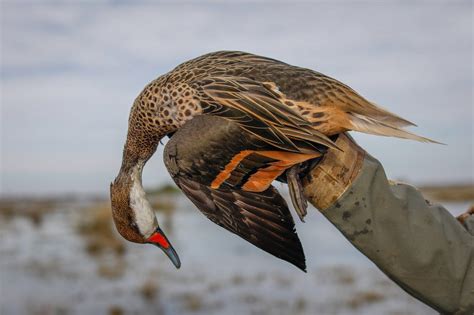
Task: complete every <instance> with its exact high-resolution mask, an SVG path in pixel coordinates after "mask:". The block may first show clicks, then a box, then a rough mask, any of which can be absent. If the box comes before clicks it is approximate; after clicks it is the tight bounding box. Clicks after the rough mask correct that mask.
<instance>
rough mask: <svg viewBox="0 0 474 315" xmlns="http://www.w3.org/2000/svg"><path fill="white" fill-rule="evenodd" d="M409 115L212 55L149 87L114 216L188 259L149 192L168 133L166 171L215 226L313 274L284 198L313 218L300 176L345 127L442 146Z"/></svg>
mask: <svg viewBox="0 0 474 315" xmlns="http://www.w3.org/2000/svg"><path fill="white" fill-rule="evenodd" d="M408 126H415V124H413V123H412V122H410V121H408V120H406V119H404V118H402V117H400V116H398V115H396V114H393V113H391V112H389V111H388V110H386V109H383V108H382V107H380V106H378V105H376V104H375V103H373V102H371V101H368V100H367V99H365V98H364V97H362V96H361V95H360V94H358V93H357V92H356V91H354V90H353V89H352V88H350V87H349V86H347V85H345V84H344V83H341V82H339V81H338V80H336V79H333V78H331V77H329V76H326V75H324V74H322V73H319V72H317V71H314V70H311V69H306V68H301V67H297V66H293V65H290V64H287V63H284V62H282V61H278V60H276V59H272V58H268V57H264V56H258V55H255V54H251V53H247V52H241V51H218V52H213V53H209V54H206V55H203V56H200V57H197V58H195V59H192V60H189V61H187V62H184V63H182V64H180V65H178V66H177V67H176V68H174V69H173V70H171V71H170V72H168V73H166V74H164V75H162V76H160V77H158V78H157V79H155V80H153V81H152V82H150V83H149V84H148V85H147V86H146V87H145V88H144V89H143V91H142V92H141V93H140V94H139V95H138V97H137V98H136V99H135V101H134V103H133V106H132V108H131V111H130V115H129V121H128V132H127V137H126V141H125V145H124V150H123V155H122V164H121V167H120V170H119V173H118V175H117V177H116V178H115V180H114V181H113V182H112V183H111V185H110V198H111V208H112V217H113V221H114V223H115V226H116V228H117V230H118V232H119V233H120V234H121V235H122V237H124V238H125V239H126V240H128V241H130V242H134V243H139V244H153V245H155V246H157V247H159V248H161V249H162V250H163V251H164V253H165V254H166V255H167V256H168V257H169V259H170V260H171V262H172V263H173V264H174V265H175V267H176V268H179V267H180V266H181V262H180V259H179V256H178V254H177V252H176V250H175V249H174V248H173V246H172V245H171V243H170V241H169V239H168V238H167V236H166V235H165V233H164V232H163V230H162V229H161V227H160V226H159V224H158V220H157V218H156V215H155V213H154V211H153V209H152V207H151V205H150V203H149V202H148V200H147V198H146V194H145V191H144V189H143V185H142V172H143V168H144V166H145V164H146V163H147V161H148V160H149V159H150V158H151V157H152V156H153V154H154V153H155V152H156V150H157V148H158V146H159V144H160V142H161V140H162V139H163V138H164V137H166V136H168V137H170V140H169V142H168V143H167V144H166V146H165V149H164V162H165V166H166V168H167V170H168V172H169V173H170V175H171V177H172V179H173V180H174V182H175V183H176V184H177V186H178V187H179V188H180V189H181V191H182V192H183V193H184V194H185V195H186V196H187V197H188V198H189V199H190V200H191V202H192V203H193V204H194V205H195V206H196V207H197V208H198V209H199V210H200V211H201V212H202V213H203V214H204V215H205V216H206V217H208V218H209V219H210V220H211V221H212V222H214V223H216V224H217V225H219V226H221V227H223V228H225V229H227V230H228V231H230V232H232V233H234V234H236V235H237V236H240V237H241V238H243V239H245V240H246V241H248V242H250V243H251V244H253V245H255V246H257V247H258V248H260V249H262V250H264V251H266V252H268V253H269V254H272V255H274V256H275V257H278V258H280V259H283V260H285V261H287V262H289V263H291V264H293V265H295V266H296V267H297V268H299V269H301V270H303V271H305V270H306V260H305V256H304V252H303V247H302V245H301V242H300V240H299V238H298V235H297V233H296V231H295V223H294V220H293V218H292V216H291V213H290V211H289V208H288V205H287V203H286V201H285V199H284V198H283V197H282V196H281V195H280V193H279V192H278V190H277V189H276V188H275V187H273V186H272V183H273V182H274V181H275V180H280V181H282V182H286V183H287V184H288V187H289V192H290V198H291V200H292V203H293V205H294V208H295V211H296V213H297V215H298V217H299V218H300V219H301V220H302V221H303V220H304V216H305V215H306V214H307V210H306V208H307V201H306V198H305V197H304V194H303V192H302V185H301V174H305V170H306V171H307V170H308V169H310V168H311V165H314V164H315V163H317V161H318V159H320V158H321V156H322V155H323V154H324V153H325V152H326V151H327V150H328V149H336V150H341V149H340V148H338V147H337V145H336V144H335V139H336V138H337V136H338V135H339V134H341V133H345V132H348V131H358V132H363V133H367V134H373V135H379V136H387V137H397V138H404V139H411V140H416V141H420V142H432V143H438V142H436V141H434V140H431V139H429V138H425V137H422V136H419V135H416V134H414V133H412V132H410V131H408V130H406V129H404V128H405V127H408Z"/></svg>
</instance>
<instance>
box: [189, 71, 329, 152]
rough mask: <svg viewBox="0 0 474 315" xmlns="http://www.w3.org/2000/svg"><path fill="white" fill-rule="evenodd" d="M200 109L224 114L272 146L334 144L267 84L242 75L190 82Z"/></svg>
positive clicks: (309, 148)
mask: <svg viewBox="0 0 474 315" xmlns="http://www.w3.org/2000/svg"><path fill="white" fill-rule="evenodd" d="M194 87H195V88H196V89H197V90H198V91H199V93H200V94H201V97H200V98H201V105H202V107H203V111H204V113H208V114H213V115H217V116H220V117H224V118H226V119H229V120H231V121H233V122H236V123H237V124H239V125H240V126H241V127H242V128H243V129H245V130H246V131H248V132H250V133H252V134H253V135H254V136H256V137H258V138H260V139H262V140H264V141H266V142H268V143H269V144H271V145H272V146H274V147H276V148H280V149H282V150H285V151H291V152H305V153H308V152H315V151H319V150H318V149H317V146H318V145H324V146H326V147H332V148H336V145H335V144H334V142H333V141H331V139H329V138H328V137H327V136H326V135H324V134H322V133H321V132H319V131H317V130H315V129H314V128H313V127H312V126H311V123H310V122H309V121H307V120H305V119H304V118H303V117H302V116H301V115H299V114H298V113H296V112H295V111H293V110H292V109H291V108H289V107H288V106H287V105H285V104H283V103H282V101H283V99H282V98H281V95H280V94H279V93H278V92H277V91H273V90H272V89H271V87H270V86H267V85H265V84H263V83H260V82H256V81H254V80H251V79H248V78H245V77H230V76H222V77H211V78H206V79H202V80H200V81H199V82H194Z"/></svg>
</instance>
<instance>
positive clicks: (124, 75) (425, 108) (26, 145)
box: [1, 2, 473, 193]
mask: <svg viewBox="0 0 474 315" xmlns="http://www.w3.org/2000/svg"><path fill="white" fill-rule="evenodd" d="M2 29H3V30H2V81H1V84H2V181H3V185H2V186H3V188H2V189H3V191H4V192H5V193H32V192H39V193H55V192H62V191H81V192H83V191H99V192H105V191H106V190H107V182H108V181H110V180H111V179H113V177H114V176H115V174H116V172H117V170H118V168H119V166H120V159H121V150H122V146H123V142H124V139H125V134H126V124H127V116H128V112H129V108H130V106H131V103H132V102H133V99H134V98H135V97H136V95H137V94H138V93H139V92H140V91H141V89H142V88H143V87H144V86H145V84H146V83H147V82H149V81H150V80H152V79H154V78H155V77H157V76H159V75H160V74H163V73H165V72H167V71H169V70H170V69H172V68H173V67H174V66H176V65H177V64H179V63H180V62H183V61H185V60H187V59H189V58H193V57H196V56H199V55H201V54H204V53H207V52H210V51H215V50H221V49H238V50H245V51H250V52H254V53H258V54H263V55H267V56H271V57H274V58H277V59H281V60H284V61H286V62H289V63H292V64H295V65H299V66H303V67H308V68H312V69H315V70H318V71H321V72H323V73H326V74H328V75H331V76H333V77H335V78H337V79H339V80H341V81H342V82H345V83H347V84H349V85H350V86H352V87H353V88H355V89H356V90H357V91H359V92H360V93H361V94H362V95H364V96H366V97H367V98H369V99H371V100H373V101H375V102H377V103H379V104H380V105H382V106H384V107H386V108H388V109H389V110H391V111H393V112H395V113H398V114H400V115H401V116H403V117H406V118H408V119H409V120H412V121H414V122H416V123H417V124H418V125H419V126H420V127H419V128H417V129H418V130H416V132H418V133H420V134H422V135H426V136H429V137H432V138H434V139H437V140H440V141H442V142H446V143H448V144H449V146H447V147H446V146H436V145H424V144H417V143H410V142H408V141H399V140H393V139H386V138H380V137H371V136H360V137H358V139H360V142H361V144H362V145H363V146H364V147H366V148H367V150H368V151H369V152H371V153H373V154H374V155H375V156H377V157H378V158H380V159H381V160H382V162H383V163H384V165H385V167H386V169H387V170H388V172H389V174H390V175H391V176H393V177H397V178H408V179H410V180H413V181H416V182H420V181H442V180H452V181H455V180H472V176H473V175H472V173H469V171H466V170H472V168H473V165H472V160H473V156H472V134H473V132H472V131H473V130H472V118H473V113H472V94H471V93H472V85H473V79H472V72H471V71H472V59H471V55H472V46H471V44H472V28H471V13H470V6H469V3H467V2H466V3H465V4H462V3H456V4H453V5H450V4H443V3H430V4H424V3H418V4H411V3H410V4H408V3H404V4H400V3H398V4H397V3H392V4H382V3H372V4H368V3H360V2H354V3H341V2H338V3H329V2H327V3H313V4H311V3H291V4H290V3H273V2H272V3H270V2H255V3H217V2H206V3H202V2H199V3H197V2H190V3H180V4H173V3H169V2H168V3H160V4H152V3H141V4H132V3H125V4H124V3H120V2H119V3H117V2H102V3H96V2H95V3H92V2H80V3H73V4H67V5H66V4H58V3H54V4H51V5H49V4H13V3H4V4H2ZM144 175H145V183H146V184H148V185H151V184H156V183H158V182H163V181H167V180H169V179H168V175H167V174H166V171H165V170H164V167H163V165H162V162H161V159H160V156H159V155H158V156H156V157H155V158H153V160H152V161H151V162H150V163H149V165H148V166H147V170H146V172H145V174H144Z"/></svg>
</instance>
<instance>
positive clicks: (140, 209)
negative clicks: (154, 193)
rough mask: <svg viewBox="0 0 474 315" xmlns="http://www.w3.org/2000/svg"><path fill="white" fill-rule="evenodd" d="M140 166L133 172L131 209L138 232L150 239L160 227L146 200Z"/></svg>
mask: <svg viewBox="0 0 474 315" xmlns="http://www.w3.org/2000/svg"><path fill="white" fill-rule="evenodd" d="M140 169H141V167H140V166H137V168H136V169H134V170H133V172H132V188H131V190H130V207H131V208H132V210H133V214H134V215H135V223H136V224H137V226H138V230H139V231H140V233H141V234H142V235H143V236H144V237H145V238H148V237H150V236H151V235H152V234H153V232H155V230H156V228H157V227H158V222H157V221H156V217H155V212H153V209H152V208H151V205H150V203H149V202H148V200H147V199H146V196H145V191H144V190H143V187H142V183H141V179H140Z"/></svg>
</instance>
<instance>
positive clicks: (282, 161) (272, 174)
mask: <svg viewBox="0 0 474 315" xmlns="http://www.w3.org/2000/svg"><path fill="white" fill-rule="evenodd" d="M256 153H257V154H259V155H263V156H266V157H269V158H272V159H276V160H278V161H277V162H273V163H271V165H270V166H268V167H265V168H262V169H260V170H259V171H257V172H256V173H255V174H253V175H252V176H250V177H249V179H248V180H247V182H246V183H245V184H244V185H243V186H242V188H243V189H244V190H246V191H252V192H261V191H264V190H266V189H267V188H268V187H269V186H270V185H271V184H272V182H273V181H274V180H275V179H276V178H277V177H278V176H280V175H281V174H283V172H284V171H285V170H286V169H288V168H290V167H291V166H293V165H295V164H298V163H301V162H304V161H307V160H310V159H314V158H316V157H318V156H321V153H313V154H301V153H292V152H284V151H257V152H256Z"/></svg>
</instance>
